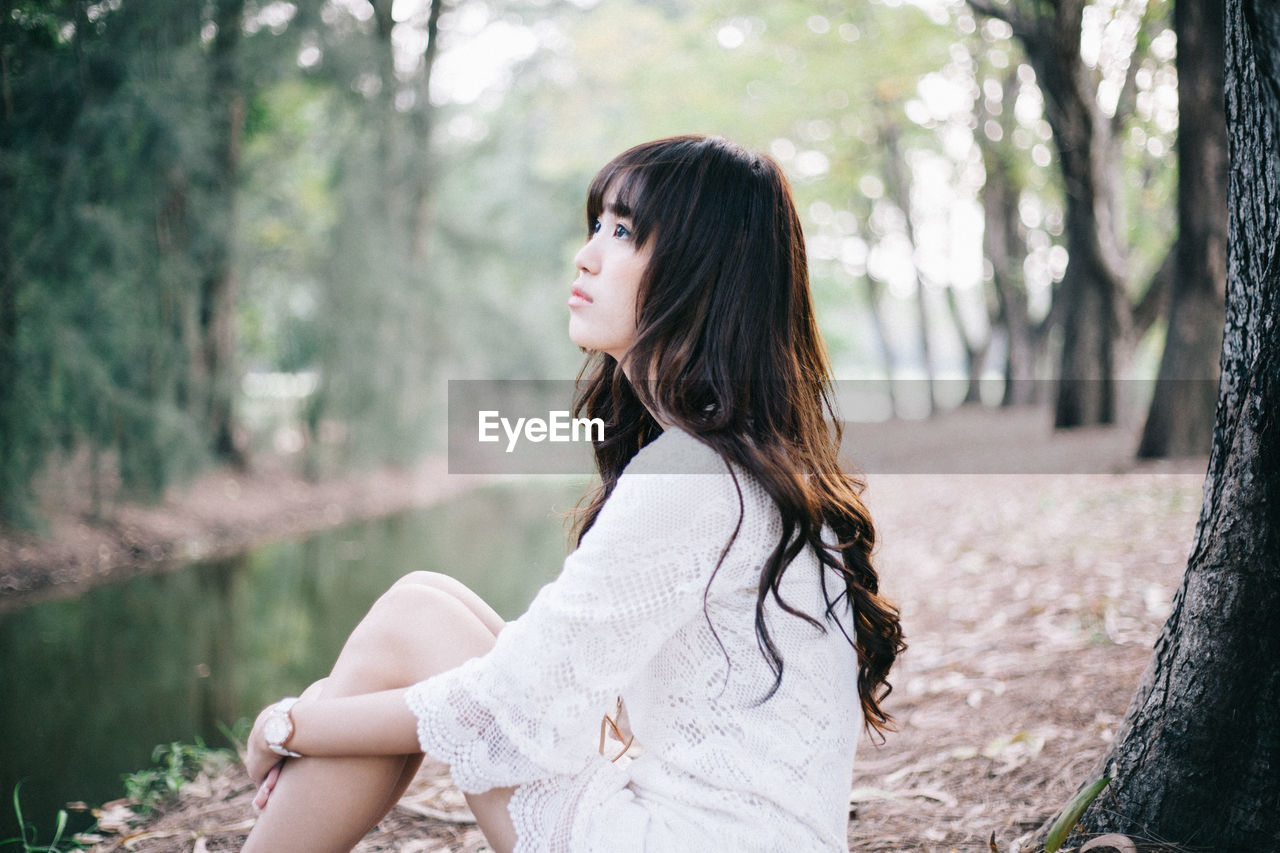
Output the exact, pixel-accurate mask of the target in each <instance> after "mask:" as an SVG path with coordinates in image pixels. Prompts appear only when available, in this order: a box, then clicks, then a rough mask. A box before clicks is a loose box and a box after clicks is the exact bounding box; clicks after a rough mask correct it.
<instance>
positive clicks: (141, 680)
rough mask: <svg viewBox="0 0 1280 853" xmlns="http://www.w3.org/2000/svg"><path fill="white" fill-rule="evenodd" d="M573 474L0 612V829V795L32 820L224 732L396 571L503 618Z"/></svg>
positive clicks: (537, 571) (319, 659)
mask: <svg viewBox="0 0 1280 853" xmlns="http://www.w3.org/2000/svg"><path fill="white" fill-rule="evenodd" d="M581 489H582V483H580V482H579V483H568V482H565V481H562V480H561V481H557V480H549V479H546V478H539V480H537V481H535V482H531V483H528V484H520V485H503V486H497V487H488V488H484V489H479V490H476V491H475V492H472V493H470V494H468V495H465V496H463V497H461V498H458V499H455V500H453V501H451V502H450V503H449V504H448V505H447V506H441V507H436V508H432V509H430V510H426V511H420V512H415V513H411V514H407V515H400V516H393V517H390V518H386V519H381V520H377V521H373V522H366V523H362V524H357V525H351V526H348V527H343V528H340V529H337V530H334V531H331V532H328V533H325V534H322V535H318V536H315V537H312V538H309V539H305V540H301V541H297V542H290V543H282V544H277V545H272V546H268V547H264V548H260V549H258V550H255V551H252V552H250V553H248V554H245V555H243V556H240V557H235V558H231V559H226V560H217V561H210V562H204V563H198V564H193V565H191V566H188V567H184V568H182V569H179V570H175V571H173V572H170V573H167V574H163V575H156V576H150V577H140V578H135V579H132V580H129V581H126V582H123V583H119V584H114V585H111V586H103V587H98V588H95V589H92V590H90V591H89V592H87V593H86V594H85V595H83V596H82V597H81V598H79V599H76V600H73V601H54V602H49V603H45V604H40V605H36V606H34V607H31V608H28V609H25V610H21V611H17V612H14V613H9V614H5V615H3V616H0V649H2V650H3V665H2V668H0V814H3V819H2V820H0V840H3V839H5V838H9V837H11V836H13V835H14V834H16V832H17V826H16V823H15V820H14V817H13V814H12V810H11V808H10V807H9V803H10V802H11V800H10V798H11V795H12V792H13V788H14V785H15V784H16V783H17V782H18V780H20V779H25V780H26V781H25V783H24V785H23V788H22V803H23V810H24V813H26V815H27V816H28V817H29V818H35V819H36V820H37V821H38V823H39V824H40V825H41V826H42V832H41V835H42V837H43V838H45V839H48V837H49V834H48V833H49V830H48V829H47V828H43V827H48V826H49V825H50V819H51V818H52V816H53V815H54V813H55V812H56V811H57V809H58V808H60V807H61V806H62V805H63V804H64V803H66V802H67V801H69V800H84V801H87V802H90V803H98V802H102V801H104V800H107V799H112V798H115V797H118V796H121V795H122V793H123V788H122V785H121V781H120V776H121V774H122V773H126V772H129V771H132V770H136V769H140V768H142V767H145V766H147V765H148V764H149V763H150V755H151V751H152V749H153V747H154V746H155V745H156V744H158V743H167V742H169V741H174V740H181V741H187V742H190V741H192V740H193V739H194V738H196V737H201V738H203V739H204V740H205V742H206V743H209V744H211V745H214V744H217V745H222V744H225V742H226V741H225V738H224V737H223V736H222V735H221V733H220V731H219V724H220V723H221V724H227V725H230V724H232V723H234V722H235V721H236V720H237V719H239V718H241V717H247V716H250V715H252V714H253V713H255V712H256V711H257V710H258V709H259V708H261V707H262V706H263V705H265V704H266V703H268V702H270V701H272V700H273V699H275V698H278V697H279V696H282V695H285V694H288V693H291V692H296V691H297V690H300V689H301V688H302V687H304V686H305V685H307V684H308V683H310V682H311V681H313V680H315V679H316V678H319V677H321V676H322V675H324V674H325V672H326V671H327V669H328V667H329V666H330V665H331V664H332V662H333V659H334V657H335V656H336V654H337V652H338V650H339V649H340V648H341V645H342V641H343V640H344V639H345V638H346V636H347V634H348V633H349V632H350V630H351V629H352V627H354V626H355V624H356V622H357V621H358V620H359V619H360V617H361V616H362V615H363V614H364V612H365V611H366V610H367V609H368V607H369V605H370V604H371V603H372V602H373V600H374V599H375V598H377V596H378V595H379V594H381V592H382V591H383V590H385V589H386V587H387V586H388V585H389V584H390V583H391V582H392V581H393V580H395V578H397V577H399V576H400V575H402V574H404V573H405V572H407V571H412V570H415V569H433V570H436V571H444V572H447V573H449V574H452V575H454V576H455V577H458V578H460V579H461V580H463V581H464V582H465V583H467V584H468V585H470V586H471V587H472V588H474V589H475V590H476V591H477V592H479V593H480V594H481V595H482V596H483V597H484V598H485V599H486V600H488V601H489V602H490V603H491V604H492V605H493V606H494V608H495V609H496V610H497V611H498V612H499V613H501V614H502V615H503V616H504V617H506V618H513V617H515V616H516V615H518V614H519V613H520V612H521V611H522V610H523V609H524V607H525V606H527V604H528V602H529V601H530V600H531V599H532V598H533V595H534V593H535V592H536V591H537V590H538V588H539V587H540V586H541V585H542V584H544V583H545V582H546V581H548V580H550V579H551V578H552V577H554V575H555V574H556V572H557V571H559V568H560V563H561V561H562V560H563V557H564V554H565V551H566V535H567V531H566V528H565V526H564V525H563V524H562V523H561V519H560V515H559V514H560V513H563V512H564V511H565V510H567V509H570V508H572V507H573V505H574V503H575V502H576V500H577V498H578V496H579V494H580V493H581Z"/></svg>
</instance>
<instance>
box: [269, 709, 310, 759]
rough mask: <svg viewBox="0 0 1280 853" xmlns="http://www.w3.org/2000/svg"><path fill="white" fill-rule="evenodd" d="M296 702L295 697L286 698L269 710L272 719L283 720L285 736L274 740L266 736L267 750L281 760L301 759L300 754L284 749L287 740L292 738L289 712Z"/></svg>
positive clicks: (290, 714)
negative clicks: (281, 758) (281, 718)
mask: <svg viewBox="0 0 1280 853" xmlns="http://www.w3.org/2000/svg"><path fill="white" fill-rule="evenodd" d="M297 701H298V697H297V696H287V697H285V698H284V699H281V700H280V701H279V702H277V703H276V704H275V706H274V707H273V708H272V709H271V717H272V718H280V717H283V718H284V725H285V734H284V736H283V737H279V738H277V739H274V740H273V739H272V738H271V737H270V735H268V736H267V749H269V750H271V751H272V752H274V753H275V754H276V755H279V756H281V757H283V758H302V753H300V752H294V751H293V750H292V749H288V748H287V747H285V743H287V742H288V740H289V738H291V737H293V714H292V713H291V712H292V711H293V706H294V705H295V704H297ZM268 731H270V727H269V728H268Z"/></svg>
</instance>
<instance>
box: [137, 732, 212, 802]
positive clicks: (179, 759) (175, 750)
mask: <svg viewBox="0 0 1280 853" xmlns="http://www.w3.org/2000/svg"><path fill="white" fill-rule="evenodd" d="M237 760H238V759H237V758H236V756H235V753H233V752H231V751H230V750H227V749H212V748H210V747H207V746H205V745H204V742H203V741H202V740H200V739H199V738H197V739H196V742H195V743H194V744H189V743H178V742H174V743H168V744H160V745H159V746H157V747H156V748H155V750H154V751H153V752H152V753H151V761H152V764H153V765H155V766H153V767H148V768H146V769H143V770H139V771H137V772H135V773H129V774H127V775H126V776H124V791H125V796H126V797H128V798H129V799H131V800H134V801H135V802H137V804H138V806H139V807H140V808H141V809H142V810H143V811H144V812H145V811H150V810H151V809H153V808H155V806H157V805H158V804H160V803H162V802H164V801H165V800H168V799H171V798H173V797H176V796H177V795H178V793H179V792H180V791H181V790H182V786H183V785H185V784H186V783H188V782H191V781H192V780H194V779H195V778H196V777H197V776H199V775H201V774H202V773H203V774H209V775H211V774H213V773H215V772H217V771H218V770H220V769H222V768H225V767H227V766H228V765H230V764H232V763H234V762H235V761H237Z"/></svg>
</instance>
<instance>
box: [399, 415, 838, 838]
mask: <svg viewBox="0 0 1280 853" xmlns="http://www.w3.org/2000/svg"><path fill="white" fill-rule="evenodd" d="M734 472H735V474H736V485H735V478H734V477H733V476H731V475H730V474H729V472H728V468H727V467H726V466H725V464H724V463H723V462H722V461H721V460H720V458H719V457H718V456H717V454H716V453H715V452H714V451H713V450H711V449H710V448H709V447H707V446H706V445H704V444H702V443H701V442H699V441H698V440H697V439H695V438H693V437H692V436H690V435H689V434H688V433H685V432H683V431H680V430H678V429H668V430H667V431H666V432H664V433H663V434H662V435H661V436H660V437H659V438H658V439H656V440H655V441H653V442H652V443H650V444H649V445H648V446H647V447H645V448H644V449H643V450H642V451H640V453H638V454H637V455H636V456H635V458H633V459H632V461H631V463H630V464H629V465H628V467H627V469H626V471H624V472H623V474H622V476H621V477H620V478H619V480H618V483H617V486H616V488H615V489H614V492H613V495H612V496H611V497H610V498H609V500H608V501H607V503H606V504H605V506H604V507H603V508H602V510H601V511H600V514H599V516H598V517H597V519H596V523H595V526H594V527H593V528H592V529H591V530H590V531H589V532H588V533H587V535H586V536H584V537H583V539H582V542H581V544H580V546H579V547H578V549H577V550H576V551H574V552H573V553H572V554H570V555H569V557H568V558H567V559H566V560H565V564H564V569H563V571H562V573H561V574H560V577H559V578H558V579H557V580H555V581H554V582H552V583H550V584H548V585H547V586H545V587H543V589H542V590H541V591H540V592H539V593H538V595H537V597H536V598H535V600H534V601H533V603H532V604H531V605H530V607H529V610H528V612H526V613H525V614H524V615H523V616H521V617H520V618H519V619H517V620H515V621H514V622H511V623H510V624H508V625H507V627H506V628H504V629H503V631H502V632H501V633H500V634H499V635H498V640H497V644H496V645H495V646H494V648H493V649H492V650H491V651H490V652H489V653H488V654H487V655H485V656H483V657H481V658H476V659H473V660H471V661H468V662H467V663H465V664H463V665H462V666H460V667H458V668H456V669H453V670H450V671H448V672H445V673H442V674H440V675H437V676H435V677H433V678H430V679H427V680H426V681H423V682H420V683H418V684H416V685H414V686H413V687H411V688H410V689H409V691H408V694H407V701H408V704H409V707H410V708H411V709H412V710H413V712H414V714H415V715H416V716H417V718H418V738H419V741H420V743H421V746H422V749H423V751H424V752H426V753H427V754H429V755H431V756H434V757H435V758H438V759H440V760H442V761H445V762H448V764H449V765H450V768H451V771H452V774H453V779H454V782H455V783H456V784H457V785H458V787H459V788H461V789H462V790H463V791H467V792H473V793H474V792H481V791H485V790H488V789H490V788H493V787H498V786H513V785H514V786H519V787H518V788H517V790H516V793H515V794H514V795H513V796H512V798H511V805H510V809H509V810H510V814H511V818H512V821H513V822H514V825H515V829H516V833H517V836H518V843H517V846H516V851H517V853H535V852H536V853H543V851H550V852H551V853H560V852H561V851H565V853H626V852H627V851H661V853H681V851H689V853H694V852H695V851H696V853H717V851H724V853H743V851H762V852H763V851H771V852H772V851H777V853H784V851H785V853H804V851H824V853H829V851H835V850H839V851H846V850H847V849H848V846H847V842H846V822H847V820H848V803H849V800H848V797H849V787H850V780H851V777H852V773H853V758H854V748H855V746H856V743H857V738H858V734H859V731H860V728H861V726H862V713H861V708H860V705H859V702H858V694H857V659H856V655H855V653H854V650H853V648H852V646H851V645H850V644H849V641H848V640H847V639H846V637H845V634H844V632H842V631H841V630H840V626H839V625H836V624H834V623H833V622H831V621H830V620H828V619H826V618H825V617H824V616H823V613H824V611H825V608H826V605H825V603H824V600H823V594H822V590H821V587H820V583H819V564H818V561H817V558H816V557H815V556H814V554H813V553H812V552H811V551H810V550H808V549H806V550H805V551H804V552H802V553H801V554H800V556H799V557H797V558H796V561H795V562H794V563H793V564H792V566H791V567H790V568H789V569H788V570H787V573H786V574H785V575H784V579H783V583H782V594H783V598H784V599H785V600H786V601H787V603H788V604H790V605H791V606H793V607H797V608H800V609H802V610H803V611H804V612H806V613H808V614H810V615H812V616H814V617H815V618H816V619H818V620H819V622H820V623H822V624H823V625H824V626H825V628H826V630H825V631H820V630H818V629H816V628H814V627H813V626H811V625H809V624H808V623H806V622H804V621H803V620H801V619H799V618H797V617H794V616H791V615H789V614H786V613H784V612H783V611H781V610H780V609H779V608H778V607H777V606H776V605H775V604H774V603H773V599H772V596H770V598H769V604H768V606H767V608H766V620H767V624H768V626H769V629H770V633H771V636H772V637H773V640H774V642H775V643H776V644H777V646H778V648H779V650H780V651H781V652H782V656H783V660H784V662H785V669H784V678H783V681H782V685H781V687H780V688H779V690H778V691H777V693H776V694H774V695H773V696H772V697H771V698H770V699H768V700H767V701H764V702H761V701H760V700H761V699H762V698H763V697H764V696H765V694H766V693H767V692H768V690H769V687H770V686H771V685H772V684H773V675H772V672H771V671H770V669H769V667H768V665H767V663H766V661H765V659H764V656H763V654H762V653H761V651H760V648H759V646H758V645H757V640H756V635H755V627H754V618H755V603H756V588H757V584H758V582H759V576H760V568H761V566H762V564H763V562H764V560H765V558H766V557H767V555H768V554H769V552H770V551H771V550H772V548H773V547H774V545H775V543H776V542H777V540H778V537H779V535H780V533H781V522H780V520H779V517H778V512H777V509H776V506H775V505H774V504H773V502H772V500H771V499H770V498H769V496H768V495H767V494H766V493H765V491H764V490H763V488H761V487H760V485H759V484H758V483H757V482H755V481H754V480H753V479H752V478H751V477H749V476H747V475H746V474H745V473H744V472H742V471H741V470H740V469H737V468H735V469H734ZM739 488H740V489H741V511H740V503H739ZM740 518H741V524H740V526H739V519H740ZM735 527H738V534H737V537H736V539H734V542H733V545H732V547H731V549H730V550H729V551H728V553H727V555H726V556H725V559H724V561H723V563H722V564H721V566H720V569H719V571H718V572H717V571H715V568H716V564H717V562H718V561H719V560H720V556H721V553H722V551H723V550H724V548H725V545H726V543H728V542H729V540H730V537H731V535H732V534H733V531H734V529H735ZM713 573H714V575H715V577H714V580H712V575H713ZM709 580H710V581H711V585H710V589H709V591H708V581H709ZM827 585H828V587H829V589H830V593H831V595H832V597H834V596H835V595H836V594H837V593H838V592H839V591H840V590H841V589H842V586H841V584H840V581H839V579H838V578H836V577H835V576H834V575H829V576H828V578H827ZM704 603H705V613H704ZM841 608H842V610H841V621H842V622H843V623H844V628H845V631H848V632H849V633H850V636H852V630H853V628H852V619H851V615H850V613H849V610H848V607H847V605H845V604H844V602H843V601H842V602H841ZM708 616H709V617H710V623H711V625H713V626H714V631H713V630H712V628H711V627H710V626H709V625H708V618H707V617H708ZM619 696H621V697H623V698H624V699H625V702H626V707H627V710H628V712H629V716H630V721H631V726H632V730H633V731H634V733H635V736H636V741H637V743H638V744H639V745H640V746H641V747H642V754H640V755H639V757H637V758H635V759H634V760H628V759H626V758H624V759H622V760H621V761H619V762H618V763H616V764H615V763H611V762H610V761H609V759H608V758H606V757H602V756H601V755H600V754H599V752H598V748H599V738H600V725H601V719H602V716H603V715H604V714H606V713H611V712H612V711H613V710H614V707H615V703H616V698H617V697H619ZM613 745H614V746H616V744H613ZM606 751H608V747H606ZM610 757H612V754H611V755H610Z"/></svg>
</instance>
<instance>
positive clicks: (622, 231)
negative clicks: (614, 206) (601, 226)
mask: <svg viewBox="0 0 1280 853" xmlns="http://www.w3.org/2000/svg"><path fill="white" fill-rule="evenodd" d="M613 236H615V237H617V238H618V239H619V240H625V239H627V238H628V237H630V236H631V229H630V228H628V227H627V226H625V225H623V224H622V223H621V222H619V223H618V224H617V225H615V226H613Z"/></svg>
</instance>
